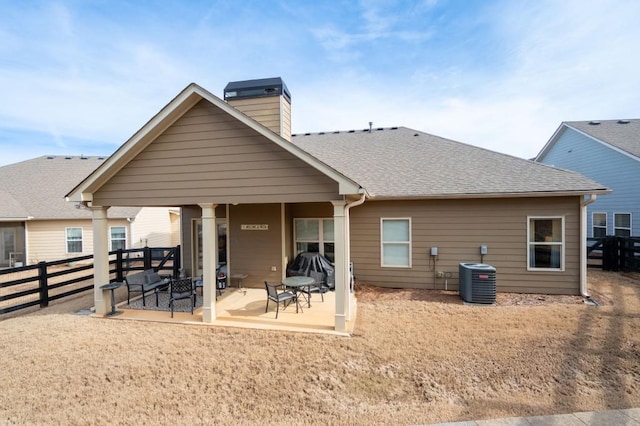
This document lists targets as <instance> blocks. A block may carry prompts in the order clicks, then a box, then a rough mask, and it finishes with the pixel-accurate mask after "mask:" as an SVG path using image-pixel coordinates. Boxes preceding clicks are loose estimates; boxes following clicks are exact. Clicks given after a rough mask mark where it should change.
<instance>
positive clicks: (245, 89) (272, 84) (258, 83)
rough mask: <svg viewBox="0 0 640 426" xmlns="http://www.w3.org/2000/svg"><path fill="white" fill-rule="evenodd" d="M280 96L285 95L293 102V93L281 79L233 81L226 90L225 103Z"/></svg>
mask: <svg viewBox="0 0 640 426" xmlns="http://www.w3.org/2000/svg"><path fill="white" fill-rule="evenodd" d="M280 95H284V97H285V98H287V100H289V102H291V93H289V89H288V88H287V85H286V84H284V81H282V78H280V77H273V78H261V79H257V80H243V81H232V82H230V83H228V84H227V86H226V87H225V88H224V100H225V101H226V100H229V99H247V98H261V97H265V96H280Z"/></svg>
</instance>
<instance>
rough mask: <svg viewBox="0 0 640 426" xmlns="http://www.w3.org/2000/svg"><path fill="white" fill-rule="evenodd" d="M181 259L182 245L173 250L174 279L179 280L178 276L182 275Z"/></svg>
mask: <svg viewBox="0 0 640 426" xmlns="http://www.w3.org/2000/svg"><path fill="white" fill-rule="evenodd" d="M180 259H181V255H180V244H178V245H177V246H176V248H175V249H174V250H173V277H174V278H178V275H179V274H180V268H181V266H180Z"/></svg>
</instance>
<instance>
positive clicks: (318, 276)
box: [307, 271, 329, 302]
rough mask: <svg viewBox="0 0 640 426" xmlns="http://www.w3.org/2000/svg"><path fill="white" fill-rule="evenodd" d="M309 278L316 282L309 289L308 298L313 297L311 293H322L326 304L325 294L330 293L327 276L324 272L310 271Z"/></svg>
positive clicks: (321, 295)
mask: <svg viewBox="0 0 640 426" xmlns="http://www.w3.org/2000/svg"><path fill="white" fill-rule="evenodd" d="M309 276H310V277H311V278H313V279H314V280H315V281H314V282H313V284H311V285H310V286H309V287H307V296H308V297H311V294H310V293H320V297H321V298H322V301H323V302H324V294H325V293H326V292H327V291H329V287H328V286H327V279H326V275H325V274H323V273H322V272H316V271H309Z"/></svg>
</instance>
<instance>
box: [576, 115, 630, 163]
mask: <svg viewBox="0 0 640 426" xmlns="http://www.w3.org/2000/svg"><path fill="white" fill-rule="evenodd" d="M591 123H598V124H591ZM565 124H566V125H568V126H570V127H573V128H574V129H577V130H580V131H581V132H584V133H586V134H588V135H589V136H592V137H594V138H596V139H599V140H601V141H602V142H605V143H608V144H609V145H612V146H614V147H616V148H618V149H621V150H622V151H625V152H626V153H628V154H631V155H634V156H636V157H638V158H640V119H633V120H599V121H567V122H565Z"/></svg>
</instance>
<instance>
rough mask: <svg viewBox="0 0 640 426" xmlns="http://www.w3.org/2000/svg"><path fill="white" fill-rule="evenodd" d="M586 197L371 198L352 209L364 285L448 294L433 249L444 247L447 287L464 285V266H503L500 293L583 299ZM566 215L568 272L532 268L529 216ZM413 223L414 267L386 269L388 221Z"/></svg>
mask: <svg viewBox="0 0 640 426" xmlns="http://www.w3.org/2000/svg"><path fill="white" fill-rule="evenodd" d="M579 205H580V199H579V197H562V198H560V197H554V198H551V197H550V198H511V199H508V198H507V199H484V200H433V201H378V202H375V201H369V202H365V203H364V204H363V205H362V206H359V207H355V208H353V209H352V210H351V260H352V261H353V262H354V268H355V270H356V271H357V277H358V280H360V281H362V282H366V283H369V284H374V285H378V286H383V287H398V288H426V289H433V288H438V289H443V288H444V286H445V281H444V279H440V278H439V279H437V280H436V281H437V282H436V283H435V284H434V272H433V271H432V270H431V267H432V264H430V263H429V261H430V257H429V254H428V253H429V249H430V247H432V246H436V247H438V249H439V259H438V263H437V267H436V270H438V271H442V272H448V273H451V277H450V278H448V280H447V281H448V282H447V286H448V289H449V290H457V288H458V264H459V263H460V262H478V263H479V262H480V250H479V247H480V245H482V244H486V245H487V247H488V254H487V255H485V256H484V263H488V264H490V265H492V266H495V267H496V270H497V286H498V291H503V292H520V293H529V292H531V293H549V294H578V292H579V282H580V280H579V260H580V259H579V245H578V242H579V235H580V223H579V221H580V207H579ZM528 216H558V217H564V218H565V270H564V271H563V272H556V271H545V272H542V271H527V217H528ZM382 217H384V218H396V217H400V218H406V217H410V218H411V228H412V229H411V239H412V250H411V255H412V267H411V268H382V267H381V266H380V218H382Z"/></svg>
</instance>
